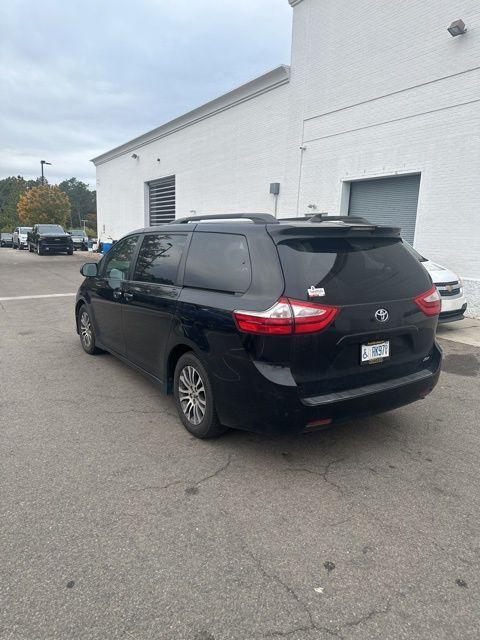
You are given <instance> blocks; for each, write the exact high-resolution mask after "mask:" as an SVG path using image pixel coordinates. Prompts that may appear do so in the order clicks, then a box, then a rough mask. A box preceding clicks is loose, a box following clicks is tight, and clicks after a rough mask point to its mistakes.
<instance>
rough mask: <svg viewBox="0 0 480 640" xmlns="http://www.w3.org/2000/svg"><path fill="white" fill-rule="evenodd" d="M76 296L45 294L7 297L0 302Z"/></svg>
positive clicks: (70, 294) (0, 299)
mask: <svg viewBox="0 0 480 640" xmlns="http://www.w3.org/2000/svg"><path fill="white" fill-rule="evenodd" d="M76 295H77V294H76V293H45V294H43V295H38V296H8V297H6V298H0V302H5V300H36V299H37V298H71V297H72V296H76Z"/></svg>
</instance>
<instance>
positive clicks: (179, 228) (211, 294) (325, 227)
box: [75, 214, 441, 438]
mask: <svg viewBox="0 0 480 640" xmlns="http://www.w3.org/2000/svg"><path fill="white" fill-rule="evenodd" d="M82 274H83V275H84V276H86V278H85V280H84V282H83V284H82V285H81V287H80V289H79V292H78V295H77V300H76V309H75V310H76V322H77V331H78V333H79V334H80V339H81V342H82V346H83V348H84V349H85V351H86V352H87V353H91V354H93V353H95V352H96V351H97V350H98V349H99V348H100V349H106V350H108V351H110V352H111V353H113V354H114V355H116V356H118V357H120V358H121V359H122V360H125V361H126V362H128V363H129V364H131V365H133V366H134V367H136V368H137V369H139V370H140V371H142V372H144V373H146V374H148V375H149V376H150V377H151V378H153V379H154V380H155V381H157V382H159V383H160V384H161V385H162V386H163V388H164V390H165V391H166V392H167V393H173V394H174V397H175V402H176V405H177V409H178V413H179V415H180V418H181V420H182V422H183V424H184V425H185V427H186V428H187V429H188V430H189V431H190V432H191V433H193V434H194V435H195V436H198V437H202V438H205V437H210V436H214V435H218V434H219V433H221V432H222V431H224V430H225V429H227V428H228V427H234V428H239V429H245V430H251V431H257V432H263V433H290V432H301V431H305V430H311V429H314V428H318V427H321V426H323V425H327V424H330V423H335V422H339V421H343V420H346V419H349V418H353V417H358V416H362V415H367V414H372V413H379V412H381V411H387V410H390V409H393V408H395V407H399V406H402V405H405V404H407V403H409V402H413V401H414V400H417V399H418V398H423V397H425V396H426V395H427V394H428V393H429V392H430V391H431V390H432V389H433V387H434V386H435V384H436V383H437V380H438V376H439V373H440V364H441V352H440V349H439V347H438V346H437V344H436V342H435V330H436V326H437V320H438V314H439V311H440V296H439V295H438V292H437V290H436V289H435V287H434V286H432V281H431V279H430V276H429V275H428V273H427V272H426V271H425V269H423V267H422V266H421V264H420V263H419V262H418V260H416V259H415V258H414V257H413V256H412V255H411V254H410V253H409V251H407V249H405V247H404V246H403V243H402V241H401V239H400V235H399V230H398V229H395V228H390V227H381V226H375V225H372V224H370V223H369V222H368V221H366V220H364V219H362V218H353V217H352V218H335V217H330V218H327V219H325V218H323V217H321V216H316V217H313V218H311V219H310V220H302V219H300V220H299V219H296V220H275V218H273V217H272V216H269V215H267V214H258V215H249V216H247V215H246V214H244V215H241V214H240V215H236V216H226V215H225V216H216V217H215V216H205V217H204V218H203V219H202V220H199V219H198V217H197V218H193V219H192V218H185V219H183V220H177V221H175V222H174V223H171V224H165V225H162V226H160V227H155V228H150V229H141V230H138V231H134V232H132V233H130V234H129V235H127V236H126V237H124V238H123V239H122V240H120V241H119V242H117V243H116V244H115V246H114V247H113V248H112V249H111V250H110V251H109V252H108V253H107V254H106V255H105V257H104V258H103V259H102V261H101V262H100V264H97V263H87V264H85V265H84V266H83V267H82Z"/></svg>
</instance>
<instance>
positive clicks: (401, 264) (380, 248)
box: [278, 238, 431, 305]
mask: <svg viewBox="0 0 480 640" xmlns="http://www.w3.org/2000/svg"><path fill="white" fill-rule="evenodd" d="M278 251H279V254H280V260H281V262H282V267H283V271H284V275H285V283H286V294H287V295H288V296H290V297H292V298H297V299H300V300H313V301H318V302H319V303H321V302H325V303H326V304H329V303H330V304H338V305H349V304H362V303H369V302H381V301H387V300H394V299H401V298H409V297H412V296H414V295H416V294H418V293H421V292H422V291H426V290H427V289H428V288H429V287H430V286H431V284H430V280H429V276H428V274H427V273H426V271H425V270H424V269H423V267H422V266H421V265H420V264H419V262H418V260H417V259H416V258H415V257H414V256H413V255H412V254H411V253H410V252H409V251H408V250H407V249H406V248H405V247H404V245H403V244H402V241H401V240H400V239H398V240H397V239H391V238H374V239H372V238H352V239H349V240H347V239H343V238H313V239H311V238H308V239H295V240H288V241H285V242H282V243H281V244H279V245H278ZM310 287H315V288H316V289H324V294H323V295H320V296H319V297H314V298H311V297H310V296H309V294H308V289H309V288H310ZM318 293H322V292H318Z"/></svg>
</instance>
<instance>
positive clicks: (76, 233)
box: [68, 229, 85, 236]
mask: <svg viewBox="0 0 480 640" xmlns="http://www.w3.org/2000/svg"><path fill="white" fill-rule="evenodd" d="M68 233H71V234H72V236H84V235H85V231H84V230H83V229H70V230H69V232H68Z"/></svg>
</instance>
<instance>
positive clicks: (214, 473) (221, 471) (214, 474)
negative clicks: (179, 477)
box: [192, 455, 232, 487]
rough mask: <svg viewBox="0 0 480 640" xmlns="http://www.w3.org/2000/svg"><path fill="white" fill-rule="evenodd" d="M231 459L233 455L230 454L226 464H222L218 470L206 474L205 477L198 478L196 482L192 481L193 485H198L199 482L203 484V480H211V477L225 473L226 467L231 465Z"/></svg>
mask: <svg viewBox="0 0 480 640" xmlns="http://www.w3.org/2000/svg"><path fill="white" fill-rule="evenodd" d="M231 461H232V455H229V456H228V459H227V461H226V462H225V463H224V464H222V466H221V467H219V468H218V469H216V471H214V472H213V473H210V474H209V475H208V476H205V477H204V478H200V480H197V481H196V482H192V485H193V486H195V487H196V486H198V485H199V484H202V483H203V482H206V481H207V480H210V479H211V478H216V477H217V476H218V475H219V474H220V473H223V471H225V469H227V468H228V467H229V466H230V463H231Z"/></svg>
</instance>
